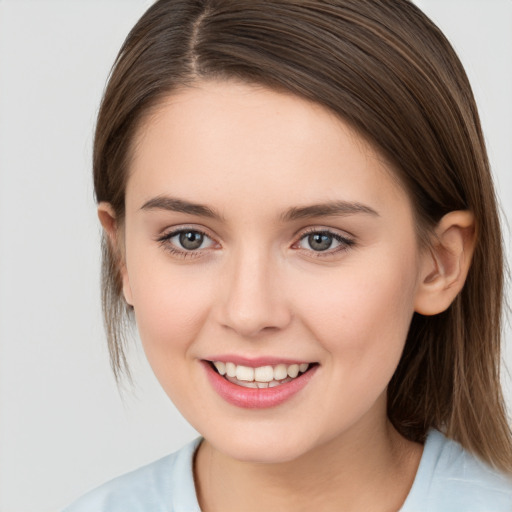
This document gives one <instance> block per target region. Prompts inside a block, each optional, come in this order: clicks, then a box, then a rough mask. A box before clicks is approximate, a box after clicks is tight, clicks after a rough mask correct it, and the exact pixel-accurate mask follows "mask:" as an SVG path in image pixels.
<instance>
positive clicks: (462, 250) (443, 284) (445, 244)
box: [414, 210, 476, 315]
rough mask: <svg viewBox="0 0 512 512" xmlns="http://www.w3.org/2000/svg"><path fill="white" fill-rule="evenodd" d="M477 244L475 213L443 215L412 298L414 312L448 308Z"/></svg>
mask: <svg viewBox="0 0 512 512" xmlns="http://www.w3.org/2000/svg"><path fill="white" fill-rule="evenodd" d="M475 244H476V226H475V218H474V215H473V214H472V213H471V212H469V211H467V210H464V211H463V210H458V211H453V212H450V213H448V214H446V215H445V216H444V217H443V218H442V219H441V220H440V222H439V224H438V225H437V227H436V229H435V235H434V238H433V240H432V243H431V247H430V250H429V251H425V253H424V255H423V259H422V264H421V266H422V273H421V276H420V282H419V284H418V289H417V292H416V297H415V304H414V305H415V308H414V309H415V311H416V312H417V313H420V314H422V315H436V314H438V313H441V312H443V311H445V310H446V309H448V307H449V306H450V304H451V303H452V302H453V301H454V299H455V297H456V296H457V295H458V294H459V292H460V291H461V290H462V288H463V286H464V283H465V281H466V277H467V275H468V272H469V268H470V266H471V260H472V257H473V252H474V249H475Z"/></svg>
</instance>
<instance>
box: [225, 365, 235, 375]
mask: <svg viewBox="0 0 512 512" xmlns="http://www.w3.org/2000/svg"><path fill="white" fill-rule="evenodd" d="M226 373H227V375H228V377H235V376H236V364H235V363H226Z"/></svg>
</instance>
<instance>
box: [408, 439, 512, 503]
mask: <svg viewBox="0 0 512 512" xmlns="http://www.w3.org/2000/svg"><path fill="white" fill-rule="evenodd" d="M416 510H421V511H422V512H427V511H429V512H430V511H432V512H444V511H446V512H452V511H455V510H457V511H461V512H510V511H512V479H511V477H510V476H508V475H504V474H502V473H500V472H498V471H496V470H495V469H493V468H491V467H490V466H488V465H487V464H486V463H484V462H483V461H481V460H480V459H478V458H477V457H476V456H474V455H472V454H470V453H469V452H467V451H466V450H464V449H463V448H462V446H461V445H460V444H458V443H456V442H455V441H453V440H450V439H448V438H446V437H445V436H444V435H443V434H441V433H440V432H438V431H431V432H430V433H429V436H428V438H427V441H426V443H425V448H424V451H423V456H422V459H421V462H420V466H419V468H418V473H417V475H416V479H415V481H414V484H413V487H412V489H411V493H410V495H409V497H408V498H407V500H406V502H405V504H404V507H403V508H402V512H414V511H416Z"/></svg>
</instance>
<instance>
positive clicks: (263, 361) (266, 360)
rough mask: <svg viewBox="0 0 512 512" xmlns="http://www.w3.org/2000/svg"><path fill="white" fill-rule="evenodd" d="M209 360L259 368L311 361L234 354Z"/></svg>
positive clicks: (213, 357) (209, 359)
mask: <svg viewBox="0 0 512 512" xmlns="http://www.w3.org/2000/svg"><path fill="white" fill-rule="evenodd" d="M206 359H207V360H208V361H212V362H215V361H222V362H223V363H228V362H229V363H235V364H236V365H241V366H248V367H249V368H258V367H260V366H276V365H278V364H285V365H287V366H289V365H291V364H302V363H310V362H309V361H298V360H297V359H283V358H278V357H256V358H248V357H242V356H237V355H234V354H222V355H217V356H212V357H208V358H206Z"/></svg>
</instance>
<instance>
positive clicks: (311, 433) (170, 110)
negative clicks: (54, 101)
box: [68, 0, 512, 512]
mask: <svg viewBox="0 0 512 512" xmlns="http://www.w3.org/2000/svg"><path fill="white" fill-rule="evenodd" d="M94 180H95V191H96V197H97V200H98V204H99V206H98V212H99V217H100V221H101V223H102V225H103V227H104V231H105V243H104V267H103V270H104V274H103V278H104V279H103V301H104V311H105V319H106V326H107V332H108V337H109V346H110V353H111V357H112V364H113V368H114V371H115V373H116V376H117V377H118V378H122V376H123V374H126V373H129V370H128V365H127V361H126V359H125V355H124V352H123V330H122V326H123V324H124V322H125V320H126V319H127V318H129V317H132V316H133V317H134V320H135V321H136V324H137V327H138V329H139V332H140V336H141V340H142V343H143V346H144V349H145V352H146V355H147V357H148V360H149V362H150V364H151V366H152V368H153V370H154V372H155V374H156V376H157V378H158V380H159V381H160V383H161V385H162V387H163V388H164V390H165V391H166V392H167V394H168V395H169V397H170V398H171V399H172V400H173V401H174V403H175V404H176V406H177V407H178V408H179V409H180V411H181V412H182V413H183V415H184V416H185V417H186V418H187V420H188V421H190V423H191V424H192V425H193V426H194V427H195V428H196V429H197V430H198V431H199V432H200V433H201V435H202V437H201V438H200V439H198V440H196V441H195V442H193V443H191V444H190V445H188V446H186V447H184V448H183V449H182V450H180V451H179V452H177V453H175V454H172V455H170V456H167V457H165V458H163V459H161V460H159V461H157V462H155V463H153V464H150V465H149V466H146V467H144V468H141V469H139V470H136V471H135V472H133V473H130V474H128V475H125V476H122V477H120V478H118V479H116V480H114V481H112V482H109V483H107V484H105V485H104V486H102V487H100V488H99V489H97V490H95V491H92V492H91V493H89V494H88V495H86V496H85V497H84V498H82V499H81V500H79V501H78V502H77V503H76V504H75V505H73V506H71V507H70V508H69V509H68V511H69V512H78V511H94V512H99V511H105V512H106V511H108V512H116V511H119V512H121V511H122V512H129V511H163V510H169V511H170V510H172V511H176V512H192V511H194V512H196V511H199V510H201V511H203V512H210V511H222V512H229V511H244V512H250V511H261V510H276V511H280V512H286V511H289V510H294V511H300V510H311V509H313V508H316V509H318V510H322V511H326V512H328V511H331V510H332V511H339V510H344V511H365V512H368V511H397V510H401V511H402V512H416V511H436V512H437V511H450V512H452V511H455V510H456V511H471V512H484V511H485V512H502V511H503V512H504V511H509V510H512V481H511V479H510V475H511V474H512V439H511V432H510V426H509V424H508V423H507V417H506V413H505V410H504V405H503V398H502V394H501V389H500V384H499V365H500V357H499V349H500V317H501V302H502V286H503V256H502V249H501V236H500V228H499V222H498V216H497V212H496V203H495V197H494V189H493V185H492V181H491V176H490V172H489V165H488V161H487V156H486V152H485V147H484V142H483V137H482V133H481V130H480V123H479V119H478V114H477V110H476V106H475V102H474V99H473V96H472V93H471V88H470V86H469V83H468V81H467V78H466V75H465V73H464V70H463V69H462V66H461V64H460V62H459V60H458V59H457V57H456V55H455V54H454V52H453V50H452V48H451V46H450V45H449V43H448V42H447V41H446V39H445V38H444V36H443V35H442V34H441V32H440V31H439V30H438V29H437V28H436V27H435V26H434V25H433V24H432V23H431V22H430V21H429V20H428V19H427V18H426V17H425V16H424V15H423V14H422V13H421V12H420V11H419V10H418V8H416V7H415V6H414V5H413V4H412V3H410V2H409V1H407V0H325V1H322V0H309V1H308V0H304V1H302V0H301V1H292V0H265V1H260V0H250V1H249V0H241V1H236V2H233V1H230V0H210V1H208V0H160V1H158V2H156V3H155V4H154V5H153V6H152V7H151V8H150V9H149V10H148V11H147V13H146V14H145V15H144V16H143V17H142V19H141V20H140V21H139V22H138V23H137V25H136V26H135V27H134V29H133V30H132V31H131V33H130V34H129V36H128V38H127V40H126V42H125V44H124V45H123V47H122V49H121V52H120V54H119V57H118V59H117V62H116V64H115V67H114V69H113V72H112V75H111V77H110V81H109V84H108V87H107V89H106V92H105V96H104V99H103V103H102V107H101V110H100V113H99V117H98V124H97V131H96V139H95V147H94Z"/></svg>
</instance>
